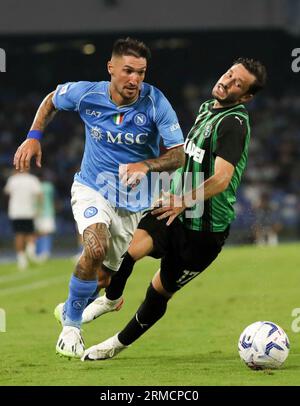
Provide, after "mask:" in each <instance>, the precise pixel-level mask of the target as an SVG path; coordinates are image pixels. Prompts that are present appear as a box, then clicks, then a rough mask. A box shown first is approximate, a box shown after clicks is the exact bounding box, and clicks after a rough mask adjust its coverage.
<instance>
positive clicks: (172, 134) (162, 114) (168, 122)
mask: <svg viewBox="0 0 300 406" xmlns="http://www.w3.org/2000/svg"><path fill="white" fill-rule="evenodd" d="M156 100H157V103H156V106H154V116H155V122H156V125H157V129H158V132H159V134H160V136H161V137H162V141H163V145H164V147H165V148H166V149H170V148H174V147H176V146H178V145H182V144H184V139H183V134H182V131H181V128H180V125H179V122H178V118H177V115H176V113H175V111H174V110H173V108H172V106H171V104H170V103H169V101H168V100H167V99H166V97H165V96H164V95H163V94H162V93H160V94H159V95H158V97H157V99H156Z"/></svg>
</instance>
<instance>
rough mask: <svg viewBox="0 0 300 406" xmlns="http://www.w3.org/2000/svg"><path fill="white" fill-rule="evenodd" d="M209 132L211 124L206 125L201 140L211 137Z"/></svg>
mask: <svg viewBox="0 0 300 406" xmlns="http://www.w3.org/2000/svg"><path fill="white" fill-rule="evenodd" d="M211 130H212V125H211V124H207V125H206V126H205V128H204V132H203V138H208V137H210V135H211Z"/></svg>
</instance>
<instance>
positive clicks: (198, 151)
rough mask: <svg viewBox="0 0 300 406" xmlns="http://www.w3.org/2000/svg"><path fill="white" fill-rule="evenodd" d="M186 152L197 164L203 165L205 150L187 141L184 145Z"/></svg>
mask: <svg viewBox="0 0 300 406" xmlns="http://www.w3.org/2000/svg"><path fill="white" fill-rule="evenodd" d="M184 152H185V153H186V154H188V155H189V156H190V157H191V158H193V160H194V161H195V162H198V163H199V164H201V163H202V161H203V158H204V154H205V150H204V149H202V148H200V147H197V146H196V145H195V144H194V143H193V141H192V140H189V139H186V140H185V143H184Z"/></svg>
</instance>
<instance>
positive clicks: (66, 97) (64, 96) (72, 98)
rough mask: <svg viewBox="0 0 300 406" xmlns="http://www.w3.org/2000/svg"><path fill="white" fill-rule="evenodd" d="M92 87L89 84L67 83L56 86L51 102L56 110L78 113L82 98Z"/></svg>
mask: <svg viewBox="0 0 300 406" xmlns="http://www.w3.org/2000/svg"><path fill="white" fill-rule="evenodd" d="M91 87H92V83H91V82H68V83H65V84H63V85H58V86H57V88H56V90H55V93H54V95H53V98H52V101H53V104H54V107H55V108H56V109H57V110H67V111H78V107H79V102H80V99H81V98H82V96H83V95H84V94H85V93H87V92H88V91H89V89H90V88H91Z"/></svg>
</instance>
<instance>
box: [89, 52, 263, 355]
mask: <svg viewBox="0 0 300 406" xmlns="http://www.w3.org/2000/svg"><path fill="white" fill-rule="evenodd" d="M265 81H266V69H265V67H264V66H263V65H262V64H261V63H260V62H259V61H255V60H253V59H247V58H239V59H238V60H237V61H235V62H234V63H233V65H232V66H231V68H230V69H229V70H228V71H227V72H226V73H225V74H224V75H223V76H221V78H220V79H219V80H218V82H217V83H216V85H215V86H214V88H213V90H212V95H213V99H212V100H209V101H207V102H205V103H203V104H202V105H201V107H200V110H199V114H198V116H197V118H196V121H195V124H194V126H193V128H192V129H191V131H190V132H189V134H188V136H187V139H186V142H185V153H186V162H185V166H184V168H181V170H179V171H181V172H179V176H178V177H175V180H174V183H175V185H174V186H175V189H176V183H177V180H178V179H185V175H186V174H188V173H192V178H193V183H192V190H191V191H190V192H189V191H186V189H185V188H183V194H181V195H178V194H175V192H174V190H175V189H174V190H173V189H171V193H169V194H167V195H165V196H164V197H163V198H161V199H160V200H159V202H158V203H159V205H158V207H157V208H155V209H154V210H153V211H152V212H151V213H150V212H148V213H147V214H146V215H145V216H144V217H143V218H142V220H141V221H140V223H139V226H138V229H137V231H136V232H135V234H134V237H133V240H132V242H131V245H130V247H129V250H128V252H127V253H126V255H125V257H124V260H123V263H122V265H121V268H120V270H119V272H118V273H117V274H116V275H115V276H113V277H112V281H111V284H110V286H109V287H108V288H107V289H106V295H105V296H102V297H101V298H99V299H97V300H98V303H96V302H95V303H92V304H91V305H90V309H89V307H87V308H86V310H85V312H86V314H87V316H90V319H92V318H96V317H98V316H100V315H101V314H104V313H106V312H108V311H112V310H117V309H118V308H119V304H120V301H121V296H122V293H123V290H124V287H125V284H126V280H127V278H128V277H129V275H130V274H131V271H132V269H133V266H134V263H135V262H136V261H137V260H139V259H141V258H143V257H144V256H146V255H150V256H153V257H155V258H161V268H160V270H159V271H158V272H157V273H156V274H155V276H154V277H153V279H152V282H151V284H150V286H149V288H148V290H147V293H146V297H145V299H144V302H143V303H142V304H141V306H140V307H139V309H138V310H137V312H136V314H135V315H134V317H133V318H132V319H131V320H130V321H129V323H128V324H127V326H126V327H125V328H124V329H123V330H122V331H121V332H120V333H118V334H116V335H115V336H113V337H110V338H109V339H107V340H105V341H104V342H102V343H100V344H98V345H95V346H93V347H90V348H89V349H87V350H86V352H85V354H84V356H83V358H82V360H85V361H86V360H101V359H106V358H112V357H114V356H115V355H116V354H118V353H119V352H120V351H122V350H123V349H124V348H126V347H127V346H129V345H130V344H132V343H133V342H134V341H135V340H136V339H137V338H139V337H140V336H141V335H142V334H143V333H145V332H146V331H147V330H148V329H149V328H150V327H152V326H153V325H154V324H155V323H156V322H157V321H158V320H159V319H160V318H161V317H162V316H163V315H164V313H165V311H166V308H167V302H168V300H169V299H170V298H171V297H172V296H173V294H174V293H175V292H176V291H178V290H179V289H181V288H182V287H183V286H184V285H185V284H187V283H188V282H189V281H190V280H192V279H193V278H194V277H196V276H197V275H199V274H200V273H201V272H202V271H204V269H206V268H207V267H208V266H209V265H210V264H211V263H212V261H214V259H215V258H216V257H217V256H218V254H219V253H220V251H221V249H222V246H223V244H224V242H225V240H226V238H227V237H228V234H229V228H230V223H231V222H232V220H233V219H234V217H235V215H234V210H233V204H234V203H235V200H236V192H237V188H238V186H239V184H240V181H241V176H242V174H243V172H244V169H245V167H246V163H247V156H248V145H249V140H250V125H249V117H248V113H247V110H246V108H245V107H244V104H243V103H246V102H248V101H249V100H251V99H252V98H253V96H254V95H255V94H256V93H257V91H259V90H260V89H262V88H263V87H264V85H265ZM200 172H202V173H203V175H204V181H203V182H201V183H199V184H198V183H197V178H199V176H197V174H199V173H200ZM176 179H177V180H176ZM172 191H173V193H172ZM199 191H200V192H202V199H203V200H204V202H203V212H202V215H201V216H199V215H198V216H190V215H189V216H188V215H187V212H188V211H190V212H191V210H193V209H194V208H195V207H196V206H195V203H198V202H197V198H198V197H197V196H199V195H198V194H197V193H198V192H199ZM176 193H177V192H176ZM83 317H84V315H83ZM87 318H88V317H87Z"/></svg>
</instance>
